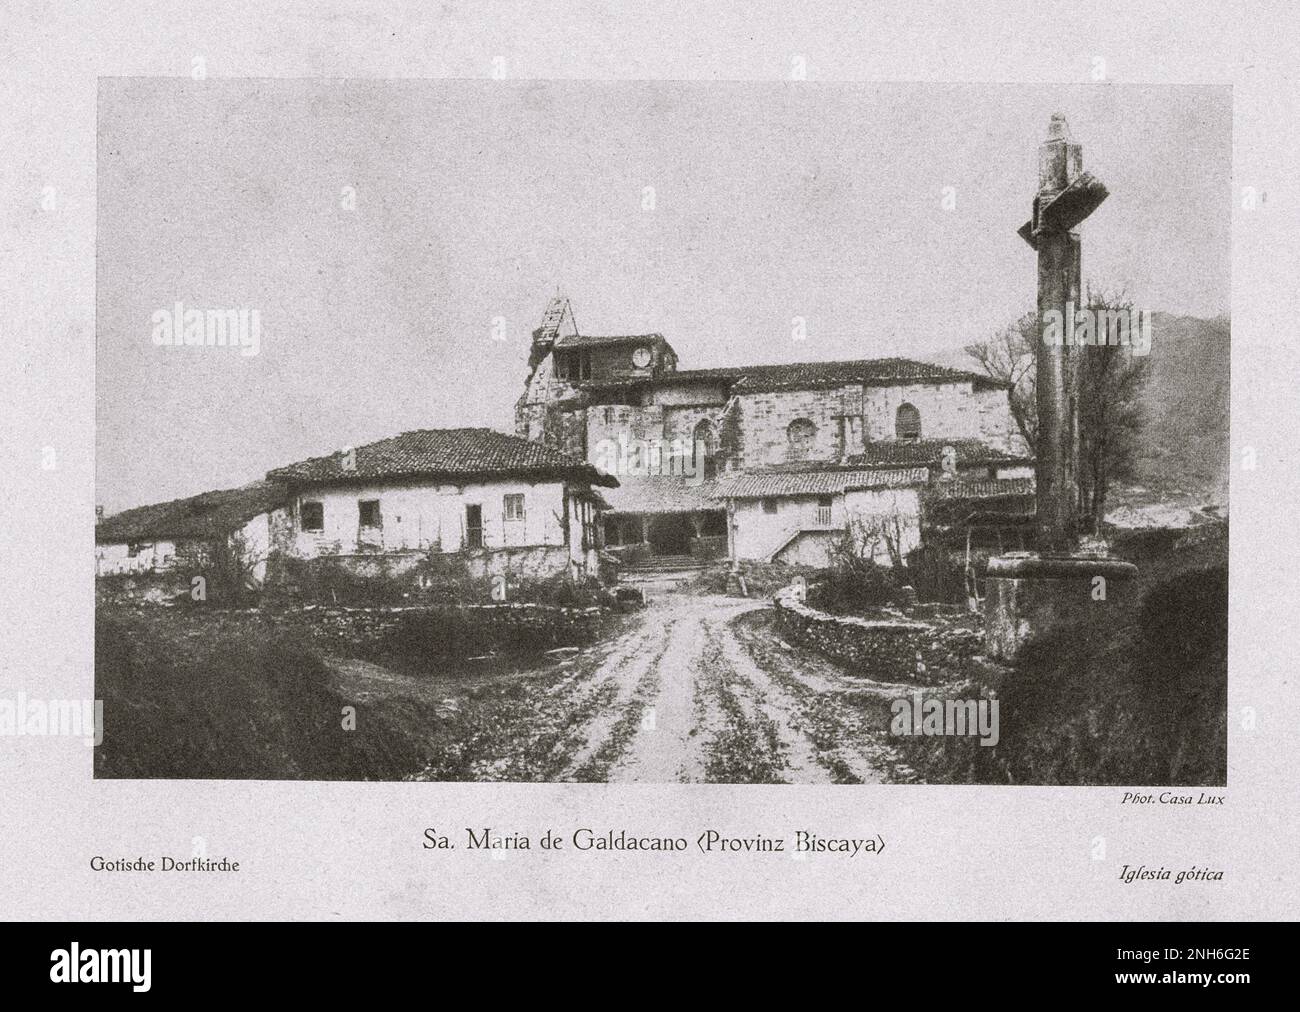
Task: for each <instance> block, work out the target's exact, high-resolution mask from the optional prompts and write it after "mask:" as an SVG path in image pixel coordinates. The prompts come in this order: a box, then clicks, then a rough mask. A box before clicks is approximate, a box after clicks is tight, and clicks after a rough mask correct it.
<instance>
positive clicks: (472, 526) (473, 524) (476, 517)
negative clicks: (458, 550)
mask: <svg viewBox="0 0 1300 1012" xmlns="http://www.w3.org/2000/svg"><path fill="white" fill-rule="evenodd" d="M465 547H466V548H482V547H483V507H482V506H480V505H478V504H477V503H469V504H466V506H465Z"/></svg>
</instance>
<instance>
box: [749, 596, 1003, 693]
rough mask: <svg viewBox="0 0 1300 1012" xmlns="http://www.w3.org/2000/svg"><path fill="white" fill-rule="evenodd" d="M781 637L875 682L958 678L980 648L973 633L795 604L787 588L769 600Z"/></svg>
mask: <svg viewBox="0 0 1300 1012" xmlns="http://www.w3.org/2000/svg"><path fill="white" fill-rule="evenodd" d="M773 603H774V604H775V606H776V619H777V626H778V628H779V629H780V630H781V632H782V634H783V635H785V636H786V637H787V638H788V639H790V640H793V641H794V642H796V643H799V644H801V645H803V646H807V647H811V648H812V649H814V650H816V651H817V652H818V653H820V654H822V655H823V656H825V657H829V658H830V659H831V660H833V661H838V662H839V663H840V664H843V665H844V666H845V667H846V668H848V669H849V670H850V671H851V672H852V673H854V674H857V675H861V676H862V677H865V678H871V679H874V680H875V681H880V682H915V683H918V684H922V685H934V684H939V683H941V682H944V681H949V680H952V679H954V678H956V677H959V676H960V674H961V672H962V669H963V668H964V667H965V666H966V664H967V662H968V661H969V659H970V658H972V657H974V656H975V655H976V654H978V653H980V652H981V650H982V649H983V637H982V636H981V635H980V633H979V632H978V631H975V630H971V629H963V628H951V627H947V626H945V625H943V624H941V623H939V622H929V621H920V620H917V619H914V618H907V617H905V616H901V615H900V616H898V617H887V618H860V617H858V616H856V615H831V614H828V613H827V612H824V611H818V610H817V609H816V608H810V607H808V605H806V604H804V603H803V602H801V601H799V600H798V598H797V596H796V594H795V591H794V588H793V587H786V588H784V589H783V590H780V591H778V592H777V594H776V597H775V598H774V599H773Z"/></svg>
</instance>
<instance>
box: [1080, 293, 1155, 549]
mask: <svg viewBox="0 0 1300 1012" xmlns="http://www.w3.org/2000/svg"><path fill="white" fill-rule="evenodd" d="M1087 302H1088V308H1089V309H1091V310H1092V311H1093V313H1094V315H1095V316H1096V318H1098V319H1103V320H1105V319H1108V318H1110V317H1111V316H1112V315H1113V314H1123V315H1124V316H1125V317H1128V316H1129V315H1130V314H1131V312H1132V309H1133V300H1132V299H1131V298H1130V297H1129V295H1128V293H1127V291H1125V290H1124V289H1119V290H1116V291H1107V290H1104V289H1100V288H1096V289H1094V288H1093V287H1092V286H1091V285H1089V286H1088V293H1087ZM1103 314H1104V315H1103ZM1099 336H1100V335H1099ZM1080 351H1081V352H1082V353H1083V354H1078V355H1075V363H1076V364H1075V382H1076V384H1077V387H1076V389H1078V391H1079V527H1080V529H1081V530H1083V531H1085V532H1090V533H1096V532H1097V530H1098V528H1099V526H1100V524H1101V521H1102V520H1103V519H1104V517H1105V515H1106V497H1107V495H1108V494H1109V492H1110V486H1111V482H1112V480H1113V479H1115V478H1127V477H1130V476H1131V474H1132V469H1133V464H1134V461H1135V460H1136V457H1137V450H1138V445H1139V442H1140V440H1141V436H1142V424H1143V417H1144V416H1143V410H1142V399H1141V396H1140V394H1141V392H1142V387H1143V385H1144V384H1145V383H1146V381H1147V377H1148V376H1149V375H1150V362H1151V360H1150V359H1149V358H1147V357H1144V356H1136V355H1134V354H1133V353H1132V350H1131V348H1129V347H1125V346H1123V345H1120V344H1111V343H1109V342H1105V343H1098V344H1096V345H1088V346H1086V347H1084V348H1082V349H1080Z"/></svg>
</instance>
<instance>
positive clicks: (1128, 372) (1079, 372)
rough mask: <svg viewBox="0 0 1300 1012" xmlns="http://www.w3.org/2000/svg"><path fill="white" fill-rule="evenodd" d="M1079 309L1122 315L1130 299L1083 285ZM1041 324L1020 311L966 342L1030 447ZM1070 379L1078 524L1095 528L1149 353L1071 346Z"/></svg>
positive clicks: (1121, 466)
mask: <svg viewBox="0 0 1300 1012" xmlns="http://www.w3.org/2000/svg"><path fill="white" fill-rule="evenodd" d="M1086 303H1087V306H1086V308H1088V309H1090V310H1092V311H1093V313H1094V314H1095V315H1094V318H1095V319H1096V318H1100V319H1103V320H1105V319H1107V318H1108V317H1109V316H1110V315H1112V314H1125V315H1127V314H1128V313H1129V312H1130V311H1131V310H1132V308H1133V301H1132V299H1131V298H1129V296H1128V293H1127V291H1125V290H1124V289H1122V288H1121V289H1118V290H1113V291H1112V290H1107V289H1102V288H1094V287H1093V286H1092V285H1089V286H1088V291H1087V298H1086ZM1040 345H1041V330H1040V327H1039V321H1038V314H1037V313H1036V312H1034V313H1026V314H1025V315H1024V316H1022V317H1020V319H1018V320H1017V321H1016V322H1015V323H1012V324H1009V325H1008V326H1006V327H1003V328H1002V329H1001V330H999V331H998V332H997V333H996V334H994V335H993V336H992V337H989V338H988V339H986V340H984V341H979V342H976V343H974V344H970V345H967V346H966V354H967V355H969V356H970V357H971V358H972V359H974V360H975V361H976V362H977V363H978V364H979V366H980V369H981V370H983V372H984V373H985V375H987V376H989V377H991V378H993V379H996V380H999V381H1001V382H1003V383H1007V384H1009V385H1010V388H1011V389H1010V391H1009V400H1010V406H1011V415H1012V417H1013V418H1014V419H1015V422H1016V427H1017V428H1018V429H1019V431H1020V434H1021V436H1023V437H1024V440H1025V442H1026V444H1028V446H1029V450H1030V452H1031V453H1036V452H1037V446H1038V410H1037V385H1036V383H1035V379H1036V376H1037V368H1038V349H1039V347H1040ZM1072 359H1073V362H1074V367H1073V377H1072V383H1073V385H1074V388H1075V390H1076V392H1077V398H1078V405H1079V471H1078V481H1079V490H1078V505H1079V525H1080V529H1081V530H1083V531H1085V532H1095V531H1096V530H1097V527H1098V524H1099V523H1100V521H1101V519H1102V517H1104V515H1105V508H1106V498H1107V495H1108V494H1109V491H1110V487H1111V483H1112V481H1113V480H1114V479H1115V478H1123V477H1126V476H1127V475H1128V474H1129V472H1130V469H1131V468H1132V465H1133V462H1134V459H1135V456H1136V450H1137V446H1138V440H1139V439H1140V437H1141V430H1142V418H1143V415H1142V410H1141V400H1140V397H1139V394H1140V392H1141V388H1142V385H1143V383H1144V382H1145V381H1146V378H1147V376H1148V375H1149V371H1150V370H1149V360H1148V359H1146V358H1143V357H1137V356H1134V355H1133V354H1132V351H1131V349H1130V348H1129V347H1125V346H1123V345H1118V344H1110V343H1109V342H1105V341H1103V342H1101V343H1098V344H1095V345H1087V346H1084V347H1081V348H1078V349H1076V354H1075V355H1073V356H1072Z"/></svg>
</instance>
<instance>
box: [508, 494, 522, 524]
mask: <svg viewBox="0 0 1300 1012" xmlns="http://www.w3.org/2000/svg"><path fill="white" fill-rule="evenodd" d="M505 514H506V519H507V520H522V519H523V518H524V496H523V493H522V492H518V493H515V492H512V493H511V494H510V495H508V496H506V497H505Z"/></svg>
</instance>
